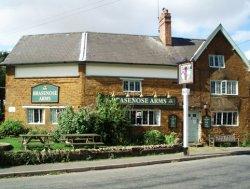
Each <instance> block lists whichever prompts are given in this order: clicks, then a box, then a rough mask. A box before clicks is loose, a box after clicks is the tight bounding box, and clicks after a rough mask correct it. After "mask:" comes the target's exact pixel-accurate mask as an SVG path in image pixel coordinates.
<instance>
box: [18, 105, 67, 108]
mask: <svg viewBox="0 0 250 189" xmlns="http://www.w3.org/2000/svg"><path fill="white" fill-rule="evenodd" d="M22 107H23V108H30V109H53V108H66V107H67V106H29V105H28V106H22Z"/></svg>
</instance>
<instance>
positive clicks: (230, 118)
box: [227, 112, 233, 125]
mask: <svg viewBox="0 0 250 189" xmlns="http://www.w3.org/2000/svg"><path fill="white" fill-rule="evenodd" d="M232 118H233V114H232V112H229V113H228V115H227V123H228V125H232Z"/></svg>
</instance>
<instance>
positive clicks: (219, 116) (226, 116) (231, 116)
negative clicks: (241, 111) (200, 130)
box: [212, 112, 238, 126]
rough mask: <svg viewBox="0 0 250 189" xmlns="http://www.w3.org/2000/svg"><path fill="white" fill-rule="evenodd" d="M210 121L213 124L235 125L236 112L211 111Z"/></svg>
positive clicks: (236, 120)
mask: <svg viewBox="0 0 250 189" xmlns="http://www.w3.org/2000/svg"><path fill="white" fill-rule="evenodd" d="M212 123H213V125H214V126H237V125H238V113H237V112H212Z"/></svg>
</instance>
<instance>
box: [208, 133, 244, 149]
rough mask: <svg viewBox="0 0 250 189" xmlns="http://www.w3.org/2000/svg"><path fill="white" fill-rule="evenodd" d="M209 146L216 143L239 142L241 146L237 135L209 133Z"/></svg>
mask: <svg viewBox="0 0 250 189" xmlns="http://www.w3.org/2000/svg"><path fill="white" fill-rule="evenodd" d="M208 142H209V146H213V147H214V146H215V143H224V142H229V143H237V145H238V146H240V140H239V138H236V137H235V135H234V134H233V135H215V136H213V135H209V139H208Z"/></svg>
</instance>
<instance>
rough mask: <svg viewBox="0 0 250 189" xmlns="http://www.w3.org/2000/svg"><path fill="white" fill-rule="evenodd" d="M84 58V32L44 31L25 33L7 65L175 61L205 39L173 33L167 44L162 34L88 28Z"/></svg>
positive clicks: (5, 62)
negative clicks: (147, 34) (140, 33)
mask: <svg viewBox="0 0 250 189" xmlns="http://www.w3.org/2000/svg"><path fill="white" fill-rule="evenodd" d="M86 39H87V42H86V52H85V54H86V55H85V56H84V57H85V59H84V60H79V56H80V54H81V50H82V49H83V48H81V45H82V44H81V43H82V33H81V32H79V33H63V34H43V35H30V36H24V37H22V38H21V39H20V40H19V42H18V43H17V45H16V46H15V47H14V49H13V50H12V52H11V53H10V54H9V56H8V57H7V58H6V59H5V61H4V62H3V64H4V65H15V64H40V63H62V62H82V61H87V62H110V63H131V64H160V65H176V63H178V62H182V61H184V60H186V59H188V60H190V59H191V57H192V56H193V55H194V53H195V52H196V51H197V49H198V48H199V47H200V45H201V44H202V42H204V40H202V39H186V38H176V37H173V38H172V41H173V44H172V46H164V45H163V44H162V43H161V42H160V39H159V37H154V36H145V35H129V34H111V33H96V32H87V38H86Z"/></svg>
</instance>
